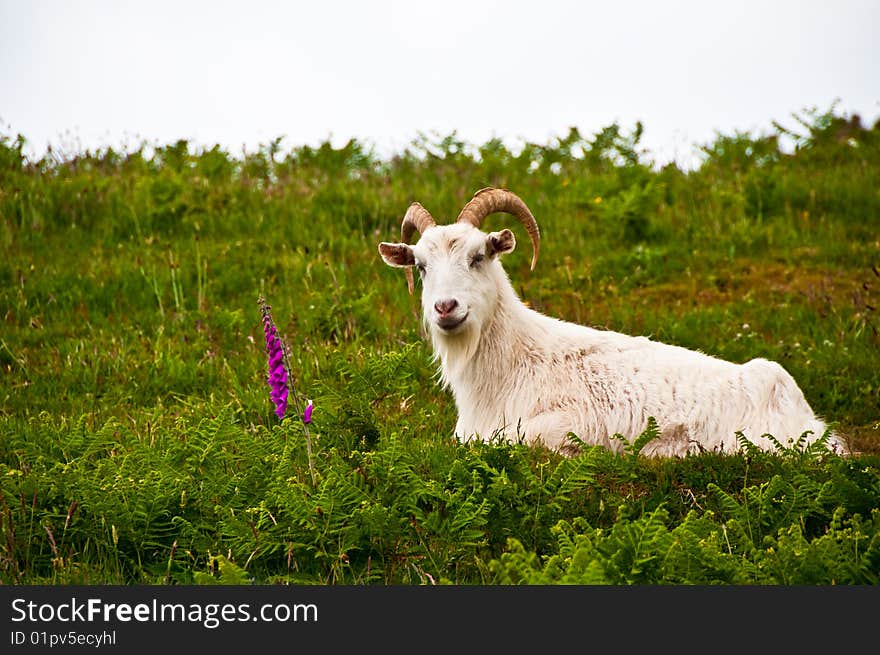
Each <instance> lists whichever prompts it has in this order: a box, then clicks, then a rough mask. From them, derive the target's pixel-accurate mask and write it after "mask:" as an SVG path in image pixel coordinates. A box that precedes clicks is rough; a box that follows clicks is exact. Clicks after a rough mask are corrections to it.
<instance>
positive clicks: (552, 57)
mask: <svg viewBox="0 0 880 655" xmlns="http://www.w3.org/2000/svg"><path fill="white" fill-rule="evenodd" d="M878 65H880V1H877V0H862V1H854V0H835V1H834V2H827V1H824V2H818V1H813V0H805V1H801V2H795V1H789V0H759V1H755V0H742V1H733V2H731V1H728V2H714V1H710V0H703V1H675V0H664V1H662V2H658V1H653V2H649V1H647V0H646V1H644V2H638V1H635V0H606V1H605V2H588V1H581V2H577V1H569V2H564V1H561V0H529V1H525V2H523V1H519V0H508V1H505V2H502V1H489V0H467V1H462V0H445V1H443V2H431V3H428V2H417V1H415V0H410V1H406V0H378V1H368V0H361V1H360V2H358V1H343V0H309V1H308V2H292V1H291V2H260V1H258V0H252V1H250V2H204V1H199V2H194V1H187V0H177V1H176V2H168V1H166V0H161V1H158V0H151V1H145V0H139V1H137V2H134V1H128V0H115V1H109V0H104V1H100V0H90V1H85V0H83V1H73V0H70V1H63V0H57V1H50V0H33V1H28V0H18V1H16V0H0V133H3V134H6V135H7V136H11V135H14V134H17V133H22V134H23V135H24V136H25V137H26V138H27V139H28V141H29V145H30V151H31V152H32V153H33V154H37V155H41V154H42V153H43V152H45V148H46V145H47V144H49V143H51V144H52V145H53V146H57V147H62V148H63V147H65V146H67V147H68V148H70V147H74V148H80V149H81V148H89V149H95V148H98V147H105V146H113V147H119V146H129V147H130V146H133V145H136V144H137V143H139V142H140V141H141V140H147V141H148V142H151V143H168V142H171V141H175V140H177V139H180V138H186V139H189V140H191V141H192V142H193V143H194V144H195V145H197V146H207V147H210V146H212V145H213V144H215V143H219V144H221V145H222V146H224V147H226V148H227V149H228V150H230V151H231V152H233V153H235V154H238V153H240V152H241V148H242V147H245V148H247V149H248V150H252V149H254V148H255V147H256V146H257V144H259V143H266V142H268V141H270V140H272V139H274V138H276V137H280V136H283V137H285V139H284V141H283V142H282V145H283V146H284V147H292V146H295V145H300V144H305V143H308V144H312V145H314V144H317V143H320V142H321V141H323V140H325V139H327V138H330V139H331V141H332V142H333V143H334V144H335V145H339V144H341V143H344V142H345V141H346V140H347V139H348V138H350V137H356V138H358V139H360V140H363V141H365V142H366V143H368V144H371V145H373V146H375V147H376V149H377V151H378V152H379V153H380V154H387V153H390V152H393V151H399V150H401V149H403V147H405V146H406V145H407V144H408V143H409V142H410V141H411V140H412V139H413V138H415V137H416V136H417V135H418V133H419V132H420V131H421V132H427V133H432V132H438V133H439V134H441V135H446V134H449V133H451V132H452V131H453V130H457V132H458V136H459V137H461V138H463V139H464V140H465V141H468V142H470V143H474V144H480V143H483V142H485V141H486V140H487V139H489V138H492V137H500V138H502V139H504V140H505V142H507V143H508V144H509V145H511V146H513V147H516V146H517V144H521V143H522V142H523V140H528V141H533V142H537V143H542V144H544V143H548V142H549V141H550V140H551V139H552V138H553V137H556V136H562V135H564V134H565V133H566V132H567V130H568V128H569V126H577V127H578V128H579V129H580V130H581V132H582V133H583V134H592V133H594V132H596V131H598V130H599V129H600V128H602V127H604V126H606V125H608V124H610V123H612V122H613V121H619V122H620V124H621V127H623V128H624V129H627V130H628V129H631V128H632V127H633V126H634V124H635V121H636V120H641V121H642V122H643V123H644V126H645V136H644V139H643V144H644V145H645V146H646V147H647V148H648V149H649V150H650V152H651V153H652V155H653V157H654V159H655V160H656V161H658V163H664V162H666V161H669V160H670V159H676V160H677V161H679V162H681V163H687V161H689V160H690V158H692V156H693V153H694V147H693V146H694V144H698V143H705V142H707V141H711V140H712V138H713V136H714V134H715V132H716V130H717V131H721V132H723V133H727V134H730V133H732V132H733V131H734V130H747V131H757V132H768V131H769V130H770V129H771V121H772V120H774V119H775V120H778V121H780V122H782V123H783V124H785V125H789V126H795V125H796V123H795V122H794V121H793V120H792V118H791V114H792V112H799V111H801V110H802V109H804V108H805V107H812V106H815V107H818V109H820V110H826V109H828V108H829V107H830V106H831V103H832V102H834V101H835V100H836V99H839V101H840V102H839V105H838V109H839V111H841V112H846V113H858V114H860V115H861V116H862V118H863V122H864V123H865V124H867V125H870V124H873V122H874V121H875V120H877V118H878V117H880V66H878Z"/></svg>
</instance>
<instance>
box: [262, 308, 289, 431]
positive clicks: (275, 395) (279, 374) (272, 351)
mask: <svg viewBox="0 0 880 655" xmlns="http://www.w3.org/2000/svg"><path fill="white" fill-rule="evenodd" d="M271 309H272V308H271V307H270V306H269V305H267V304H266V302H265V301H264V300H263V299H262V298H261V299H260V311H261V312H262V314H263V334H265V336H266V353H267V354H268V355H269V378H268V382H269V388H270V389H271V391H270V393H269V398H271V399H272V402H273V403H274V405H275V415H276V416H277V417H278V418H279V419H282V418H284V412H286V411H287V396H288V394H289V390H288V387H287V379H288V373H287V366H286V365H285V362H284V343H283V342H282V341H281V337H279V336H278V329H277V328H276V327H275V323H274V321H273V320H272V312H271Z"/></svg>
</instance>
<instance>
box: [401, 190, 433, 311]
mask: <svg viewBox="0 0 880 655" xmlns="http://www.w3.org/2000/svg"><path fill="white" fill-rule="evenodd" d="M435 225H437V223H435V222H434V217H433V216H431V214H430V212H429V211H428V210H427V209H425V208H424V207H422V206H421V205H420V204H419V203H417V202H414V203H413V204H411V205H410V206H409V209H407V210H406V214H405V215H404V217H403V223H402V224H401V225H400V240H401V241H402V242H403V243H409V240H410V238H411V237H412V235H413V232H415V231H416V230H418V231H419V233H422V232H424V231H425V230H427V229H428V228H429V227H434V226H435ZM404 273H405V274H406V286H407V288H408V289H409V292H410V294H412V292H413V289H414V288H415V283H414V282H413V274H412V268H409V267H408V268H406V269H404Z"/></svg>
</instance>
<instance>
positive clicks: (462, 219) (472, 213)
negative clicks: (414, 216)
mask: <svg viewBox="0 0 880 655" xmlns="http://www.w3.org/2000/svg"><path fill="white" fill-rule="evenodd" d="M495 212H504V213H505V214H510V215H511V216H516V217H517V218H518V219H519V220H520V222H521V223H522V224H523V225H524V226H525V228H526V232H528V233H529V238H530V239H531V240H532V270H535V264H537V263H538V250H539V249H540V247H541V233H540V231H539V230H538V222H537V221H536V220H535V217H534V216H532V212H531V211H529V208H528V207H526V203H524V202H523V201H522V200H521V199H520V198H519V196H517V195H516V194H514V193H511V192H510V191H507V190H505V189H493V188H491V187H488V188H486V189H480V190H479V191H477V192H476V193H475V194H474V197H473V198H472V199H471V200H470V202H468V204H466V205H465V206H464V207H463V208H462V210H461V212H460V213H459V215H458V220H457V222H458V223H470V224H471V225H473V226H474V227H476V228H479V227H480V225H481V224H482V222H483V219H484V218H486V217H487V216H488V215H489V214H494V213H495Z"/></svg>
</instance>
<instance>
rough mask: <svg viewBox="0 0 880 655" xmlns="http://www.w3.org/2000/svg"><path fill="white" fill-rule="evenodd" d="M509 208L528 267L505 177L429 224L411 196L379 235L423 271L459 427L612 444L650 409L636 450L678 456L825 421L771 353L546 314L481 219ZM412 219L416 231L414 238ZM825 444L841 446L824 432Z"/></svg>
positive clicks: (531, 224)
mask: <svg viewBox="0 0 880 655" xmlns="http://www.w3.org/2000/svg"><path fill="white" fill-rule="evenodd" d="M495 212H504V213H507V214H510V215H512V216H515V217H516V218H517V219H519V221H520V222H521V223H522V224H523V226H524V227H525V229H526V232H527V233H528V235H529V238H530V239H531V244H532V260H531V268H532V270H534V267H535V264H536V263H537V259H538V251H539V247H540V232H539V230H538V224H537V222H536V221H535V218H534V216H533V215H532V213H531V211H530V210H529V208H528V207H527V206H526V204H525V203H524V202H523V201H522V200H521V199H520V198H519V197H518V196H516V195H515V194H513V193H511V192H510V191H506V190H504V189H492V188H489V189H482V190H480V191H478V192H477V193H476V194H475V195H474V197H473V199H472V200H470V201H469V202H468V203H467V204H466V205H465V207H464V208H463V209H462V210H461V213H460V214H459V216H458V220H457V221H456V222H455V223H452V224H449V225H439V226H438V225H437V224H436V223H435V221H434V219H433V217H432V216H431V214H430V213H429V212H428V211H427V210H426V209H425V208H424V207H422V206H421V205H420V204H419V203H417V202H416V203H413V204H412V205H411V206H410V207H409V209H408V210H407V212H406V214H405V215H404V217H403V223H402V225H401V242H400V243H389V242H382V243H380V244H379V253H380V254H381V256H382V258H383V260H384V261H385V263H386V264H388V265H389V266H393V267H402V268H404V269H405V273H406V278H407V286H408V288H409V292H410V294H412V292H413V275H412V268H413V267H414V268H416V269H417V270H418V272H419V275H420V277H421V280H422V287H423V288H422V296H421V304H422V318H423V321H424V323H425V326H426V329H427V332H428V334H429V335H430V338H431V342H432V345H433V349H434V356H435V359H436V360H437V361H439V372H440V381H441V382H442V384H443V385H444V386H445V387H447V388H448V389H451V391H452V394H453V396H454V398H455V404H456V407H457V410H458V421H457V423H456V426H455V435H456V436H457V437H458V438H459V439H461V440H465V441H467V440H470V439H474V438H480V439H485V440H489V439H491V438H493V437H498V436H500V437H501V438H507V439H511V438H522V439H524V440H525V441H527V442H530V443H535V442H538V441H540V442H543V444H544V445H545V446H547V447H549V448H553V449H556V450H559V451H560V452H563V453H567V454H572V453H573V452H576V450H577V448H576V446H574V445H573V444H574V441H573V440H572V439H571V437H570V434H571V433H573V434H574V435H575V436H577V437H578V438H580V440H582V441H583V442H584V443H586V444H590V445H602V446H605V447H606V448H609V449H611V450H613V451H618V452H619V451H620V450H621V449H622V448H623V447H624V444H623V442H622V441H621V440H620V439H617V438H615V435H622V436H623V437H625V438H627V439H629V440H632V439H634V438H635V437H636V436H638V435H639V434H640V433H641V432H643V431H644V429H645V428H646V427H647V425H648V419H649V417H654V419H655V420H656V422H657V426H658V429H659V432H660V435H659V437H658V438H657V439H655V440H653V441H651V442H649V443H648V444H647V445H646V446H645V448H644V449H643V450H642V452H643V453H644V454H646V455H657V456H682V455H685V454H687V453H691V452H696V451H697V450H700V451H703V450H715V451H723V450H725V449H729V450H739V449H740V446H741V444H739V441H738V438H737V436H736V433H737V432H741V433H742V435H743V436H744V437H745V438H746V439H748V440H749V441H750V442H752V443H753V444H755V445H756V446H758V447H759V448H761V449H763V450H773V449H774V442H773V439H770V438H768V437H767V436H766V435H768V434H769V435H773V436H774V437H776V438H778V439H779V441H781V442H782V441H784V440H785V439H789V438H793V439H797V438H799V437H800V436H801V435H804V437H805V438H804V441H805V442H806V443H811V442H813V441H815V440H816V439H818V438H819V437H821V436H823V434H824V433H825V432H826V426H825V424H824V423H823V422H822V421H821V420H820V419H819V418H817V417H816V416H815V415H814V413H813V411H812V410H811V409H810V406H809V405H808V404H807V401H806V400H805V399H804V394H803V393H802V392H801V390H800V388H798V386H797V384H796V383H795V381H794V379H793V378H792V377H791V375H789V373H788V372H786V370H785V369H784V368H782V366H780V365H779V364H777V363H775V362H772V361H768V360H766V359H752V360H751V361H748V362H746V363H744V364H734V363H731V362H728V361H724V360H721V359H718V358H715V357H712V356H710V355H707V354H704V353H702V352H698V351H694V350H688V349H686V348H682V347H679V346H673V345H667V344H664V343H659V342H656V341H652V340H650V339H649V338H647V337H644V336H628V335H625V334H621V333H618V332H613V331H610V330H600V329H596V328H592V327H587V326H582V325H577V324H574V323H569V322H565V321H561V320H558V319H555V318H551V317H549V316H546V315H544V314H541V313H540V312H537V311H534V310H533V309H530V308H529V307H527V306H526V305H525V304H523V302H521V301H520V299H519V298H518V296H517V295H516V292H515V291H514V289H513V287H512V285H511V283H510V279H509V278H508V276H507V273H506V272H505V270H504V268H503V267H502V265H501V261H500V256H501V255H504V254H506V253H509V252H511V251H512V250H513V249H514V247H515V245H516V239H515V238H514V235H513V232H511V231H510V230H509V229H503V230H501V231H499V232H490V233H488V234H487V233H486V232H483V231H482V230H481V229H480V226H481V224H482V222H483V219H485V218H486V216H488V215H489V214H492V213H495ZM415 230H418V231H419V233H420V234H421V237H420V238H419V240H418V242H417V243H415V244H414V245H410V243H409V242H410V240H411V237H412V235H413V233H414V231H415ZM826 446H828V447H829V448H831V449H833V450H835V451H837V450H840V451H843V450H844V445H843V442H842V441H841V440H840V439H839V438H838V437H836V436H833V435H831V436H829V438H828V440H827V441H826Z"/></svg>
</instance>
